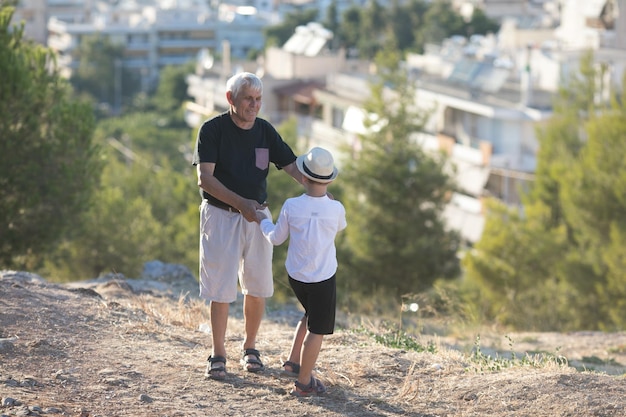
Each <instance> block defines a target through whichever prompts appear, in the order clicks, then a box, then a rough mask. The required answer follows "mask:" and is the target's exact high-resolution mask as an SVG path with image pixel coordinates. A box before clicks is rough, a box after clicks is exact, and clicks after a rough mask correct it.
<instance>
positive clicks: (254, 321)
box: [243, 295, 265, 370]
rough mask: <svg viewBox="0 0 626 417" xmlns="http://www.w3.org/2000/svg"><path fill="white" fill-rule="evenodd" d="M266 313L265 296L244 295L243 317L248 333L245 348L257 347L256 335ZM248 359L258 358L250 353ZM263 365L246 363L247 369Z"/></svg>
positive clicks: (244, 343) (244, 341)
mask: <svg viewBox="0 0 626 417" xmlns="http://www.w3.org/2000/svg"><path fill="white" fill-rule="evenodd" d="M264 313H265V298H262V297H253V296H251V295H244V297H243V319H244V325H245V330H246V335H245V338H244V340H243V349H244V350H246V349H256V337H257V334H258V333H259V327H261V319H262V318H263V314H264ZM247 358H248V359H257V358H256V357H255V356H254V355H248V356H247ZM260 368H261V365H259V364H256V363H248V364H246V369H248V370H251V369H260Z"/></svg>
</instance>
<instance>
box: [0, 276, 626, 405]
mask: <svg viewBox="0 0 626 417" xmlns="http://www.w3.org/2000/svg"><path fill="white" fill-rule="evenodd" d="M5 272H6V271H5ZM21 274H22V273H18V274H15V273H13V274H2V273H0V397H1V398H2V404H0V415H10V416H17V415H21V416H25V415H65V416H81V417H95V416H150V417H152V416H163V417H165V416H276V415H278V416H329V417H332V416H354V417H357V416H358V417H364V416H365V417H382V416H420V417H421V416H423V417H434V416H463V417H470V416H481V417H483V416H490V417H498V416H533V417H536V416H551V417H552V416H626V379H625V377H624V375H625V373H624V372H626V371H625V368H624V364H626V353H625V351H626V348H625V346H626V334H625V333H613V334H606V333H598V332H593V333H592V332H589V333H575V334H556V333H555V334H548V333H545V334H544V333H524V334H521V333H520V334H515V335H510V336H509V337H510V338H511V339H512V340H514V342H515V343H514V345H513V348H514V349H515V351H519V352H520V354H524V353H529V352H530V353H536V352H548V353H555V352H558V353H559V354H561V355H563V356H564V357H566V358H567V360H568V364H569V366H568V365H564V366H559V365H558V364H556V363H554V364H553V365H544V366H539V367H533V366H532V365H530V364H529V365H527V366H516V367H513V368H504V369H502V370H499V371H494V370H492V369H489V366H486V367H483V368H482V369H481V367H480V366H477V365H476V364H475V363H473V362H472V360H471V358H470V357H471V346H472V344H473V341H472V340H464V341H463V340H461V341H459V340H449V339H445V338H441V339H433V338H432V337H431V338H427V337H426V336H423V339H420V343H423V344H424V345H427V344H428V343H429V342H430V343H437V352H436V353H434V354H433V353H426V352H422V353H417V352H413V351H403V350H399V349H393V348H388V347H385V346H382V345H380V344H377V343H376V342H375V341H374V340H373V339H372V337H371V336H368V335H367V334H365V333H364V332H357V331H353V330H338V331H337V332H336V334H334V335H332V336H330V337H328V338H326V339H325V342H324V346H323V347H322V352H321V354H320V358H319V361H318V369H317V375H318V376H319V377H320V378H321V379H322V380H323V382H324V383H325V384H326V385H327V386H328V388H329V389H328V394H327V395H326V396H324V397H319V398H305V399H298V398H294V397H291V396H290V395H289V390H290V388H291V385H292V383H293V380H292V379H291V378H288V377H283V376H281V375H280V370H281V368H280V364H281V359H284V358H285V355H286V354H287V352H288V348H289V344H290V341H291V336H292V332H293V325H294V324H295V322H296V321H297V320H298V319H299V317H300V313H298V311H297V310H295V309H294V308H293V307H285V308H284V309H283V308H281V309H274V310H272V311H268V313H267V316H266V319H265V320H264V322H263V325H262V327H261V334H260V337H259V340H258V344H257V348H258V349H259V350H260V351H261V352H262V354H263V356H262V360H263V361H264V363H265V365H266V370H265V372H263V373H260V374H251V373H247V372H245V371H243V369H242V367H241V365H240V364H239V359H240V354H239V352H240V350H241V342H242V337H241V335H242V333H243V323H242V320H241V317H240V314H239V313H240V306H233V310H232V315H231V319H230V322H229V328H228V334H227V349H228V351H229V356H228V364H227V368H228V373H229V375H228V377H227V379H226V381H224V382H217V381H210V380H206V379H205V378H204V371H205V368H206V359H207V356H208V354H209V351H210V337H209V335H208V334H206V333H204V332H201V331H199V330H197V329H198V325H199V324H201V323H203V322H206V321H207V320H208V317H207V315H206V312H207V310H206V308H203V305H202V304H201V303H200V302H198V301H194V300H193V299H187V300H185V299H184V298H182V297H170V296H168V295H167V294H164V293H162V292H156V291H151V292H143V293H139V292H138V291H137V290H134V289H133V288H131V287H130V286H129V285H128V284H125V283H124V281H122V282H117V281H112V282H109V283H102V282H101V283H99V284H98V285H80V284H78V285H77V284H74V285H57V284H51V283H48V282H45V281H43V280H40V279H36V277H32V278H31V277H28V276H24V275H21ZM204 307H206V306H204ZM237 307H239V309H238V310H237ZM238 311H239V313H238ZM481 344H482V347H484V349H485V352H486V351H487V350H489V354H491V353H493V354H497V352H502V354H505V353H506V352H507V351H510V350H511V348H510V347H509V346H507V345H506V344H507V342H506V340H502V335H494V336H492V337H490V336H483V335H481ZM585 361H587V362H585ZM589 362H591V363H589ZM573 364H574V365H573ZM572 365H573V366H572ZM574 366H575V367H574ZM580 369H583V371H581V370H580ZM585 369H587V370H586V371H585ZM589 369H594V370H595V371H593V372H590V371H589ZM600 371H601V372H600Z"/></svg>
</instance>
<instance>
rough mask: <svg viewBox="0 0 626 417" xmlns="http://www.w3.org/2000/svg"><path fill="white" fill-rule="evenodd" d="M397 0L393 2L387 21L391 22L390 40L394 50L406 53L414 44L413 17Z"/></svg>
mask: <svg viewBox="0 0 626 417" xmlns="http://www.w3.org/2000/svg"><path fill="white" fill-rule="evenodd" d="M409 11H410V10H409V9H407V8H406V7H405V6H404V5H403V4H402V3H401V2H400V1H399V0H393V2H392V3H391V7H390V10H389V20H390V21H391V23H392V24H391V25H389V26H390V28H391V34H390V38H391V40H392V42H393V44H394V45H395V48H397V49H399V50H401V51H406V50H408V49H410V48H411V47H413V45H414V44H415V32H414V29H413V28H414V26H413V17H412V16H411V14H410V13H409Z"/></svg>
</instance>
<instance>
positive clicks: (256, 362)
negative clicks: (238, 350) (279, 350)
mask: <svg viewBox="0 0 626 417" xmlns="http://www.w3.org/2000/svg"><path fill="white" fill-rule="evenodd" d="M250 356H254V357H253V358H251V357H250ZM241 364H242V365H243V369H244V370H245V371H248V372H260V371H262V370H263V369H264V368H265V366H264V365H263V362H261V353H259V351H258V350H256V349H252V348H248V349H246V350H244V351H243V358H242V359H241Z"/></svg>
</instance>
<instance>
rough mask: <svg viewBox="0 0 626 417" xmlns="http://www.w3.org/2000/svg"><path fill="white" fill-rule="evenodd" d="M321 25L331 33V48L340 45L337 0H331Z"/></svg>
mask: <svg viewBox="0 0 626 417" xmlns="http://www.w3.org/2000/svg"><path fill="white" fill-rule="evenodd" d="M323 25H324V27H325V28H326V29H328V30H330V31H331V32H332V33H333V39H332V40H331V41H330V45H331V49H337V48H338V47H339V45H341V39H340V36H341V34H340V32H339V27H340V25H339V11H338V10H337V0H332V1H331V2H330V5H328V8H327V9H326V16H325V18H324V22H323Z"/></svg>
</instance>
